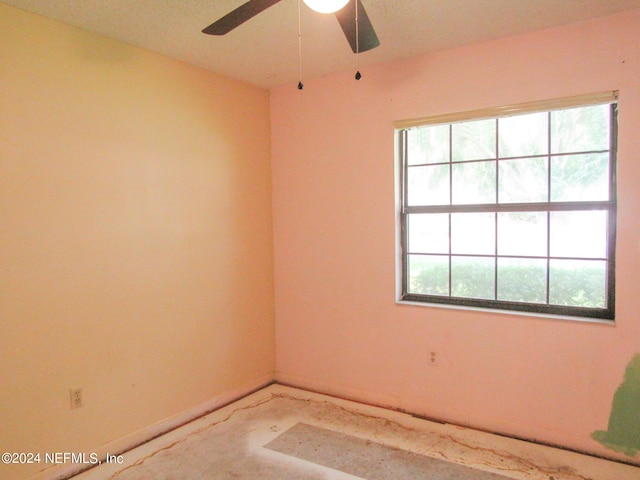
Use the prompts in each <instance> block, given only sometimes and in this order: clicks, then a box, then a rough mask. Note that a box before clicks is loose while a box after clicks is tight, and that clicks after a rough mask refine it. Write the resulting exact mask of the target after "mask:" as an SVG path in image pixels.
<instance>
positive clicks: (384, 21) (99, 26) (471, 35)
mask: <svg viewBox="0 0 640 480" xmlns="http://www.w3.org/2000/svg"><path fill="white" fill-rule="evenodd" d="M0 1H2V2H3V3H6V4H8V5H13V6H15V7H18V8H21V9H24V10H28V11H31V12H35V13H38V14H41V15H43V16H45V17H49V18H53V19H55V20H59V21H61V22H64V23H67V24H70V25H75V26H78V27H80V28H83V29H86V30H90V31H92V32H97V33H100V34H103V35H105V36H107V37H111V38H115V39H117V40H121V41H123V42H126V43H129V44H131V45H136V46H139V47H143V48H145V49H148V50H151V51H155V52H158V53H161V54H164V55H166V56H168V57H172V58H175V59H178V60H182V61H184V62H187V63H190V64H193V65H196V66H199V67H202V68H205V69H207V70H210V71H213V72H217V73H221V74H224V75H227V76H230V77H233V78H236V79H239V80H243V81H245V82H248V83H251V84H253V85H257V86H260V87H264V88H271V87H275V86H280V85H285V84H296V83H297V82H298V79H299V54H298V1H299V0H282V1H281V2H280V3H278V4H277V5H275V6H273V7H271V8H269V9H268V10H265V11H264V12H262V13H260V14H259V15H258V16H256V17H254V18H253V19H251V20H249V21H248V22H247V23H245V24H243V25H241V26H240V27H238V28H237V29H235V30H233V31H231V32H230V33H228V34H227V35H225V36H221V37H215V36H210V35H205V34H203V33H201V30H202V29H203V28H204V27H206V26H208V25H209V24H211V23H213V22H214V21H215V20H217V19H218V18H220V17H222V16H223V15H225V14H226V13H228V12H230V11H231V10H233V9H234V8H236V7H238V6H239V5H242V4H243V3H244V2H245V1H246V0H182V1H176V0H173V1H171V0H79V1H69V0H0ZM362 3H363V5H364V7H365V8H366V10H367V13H368V15H369V18H370V19H371V22H372V23H373V25H374V27H375V30H376V33H377V34H378V38H379V39H380V46H379V47H378V48H375V49H373V50H370V51H368V52H365V53H361V54H360V55H359V58H358V64H359V66H360V69H361V70H362V72H363V75H366V66H367V65H371V64H374V63H380V62H388V61H392V60H396V59H400V58H406V57H410V56H415V55H420V54H424V53H427V52H431V51H435V50H442V49H446V48H453V47H458V46H462V45H467V44H471V43H477V42H481V41H485V40H490V39H494V38H499V37H504V36H509V35H514V34H518V33H524V32H528V31H532V30H539V29H542V28H546V27H551V26H556V25H562V24H568V23H574V22H578V21H581V20H586V19H589V18H594V17H599V16H603V15H608V14H611V13H615V12H619V11H622V10H628V9H633V8H640V0H362ZM300 11H301V23H302V78H303V80H309V79H311V78H314V77H319V76H322V75H326V74H329V73H335V72H340V71H348V70H353V71H354V72H355V65H356V60H355V56H354V54H353V52H352V51H351V49H350V48H349V45H348V43H347V40H346V39H345V37H344V34H343V32H342V30H341V29H340V26H339V24H338V21H337V20H336V18H335V16H334V15H322V14H319V13H315V12H313V11H311V10H309V8H307V7H306V6H305V5H304V4H302V6H301V7H300Z"/></svg>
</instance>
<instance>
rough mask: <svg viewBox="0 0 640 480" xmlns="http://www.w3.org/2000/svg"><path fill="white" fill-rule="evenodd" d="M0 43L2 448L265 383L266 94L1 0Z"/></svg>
mask: <svg viewBox="0 0 640 480" xmlns="http://www.w3.org/2000/svg"><path fill="white" fill-rule="evenodd" d="M0 45H1V46H2V47H1V55H0V352H1V354H0V447H1V448H0V450H2V451H10V452H12V451H15V452H42V453H44V452H81V451H86V452H91V451H97V449H99V448H100V447H101V446H104V445H108V444H112V442H114V441H117V440H118V439H122V438H123V437H127V436H130V435H131V434H132V432H137V431H140V430H141V429H144V428H146V427H148V426H149V425H153V424H156V423H157V422H161V421H164V420H166V419H168V418H172V417H175V416H176V415H179V414H181V413H182V412H185V411H189V410H190V409H193V408H194V407H195V406H198V405H201V404H203V403H205V402H207V401H209V400H210V399H212V398H215V397H216V396H220V395H224V394H228V392H233V391H242V390H243V389H247V388H251V387H252V386H257V385H260V384H262V383H265V382H268V381H269V380H270V379H271V378H272V374H273V369H274V351H273V349H274V342H273V335H274V333H273V328H274V326H273V323H274V322H273V285H272V276H273V275H272V274H273V267H272V241H271V238H272V233H271V186H270V170H269V155H270V141H269V137H270V132H269V93H268V92H267V91H265V90H261V89H257V88H254V87H251V86H248V85H245V84H242V83H239V82H236V81H232V80H229V79H226V78H224V77H220V76H216V75H213V74H211V73H208V72H205V71H202V70H199V69H197V68H193V67H190V66H187V65H185V64H182V63H179V62H176V61H173V60H169V59H167V58H164V57H161V56H158V55H155V54H152V53H150V52H147V51H144V50H141V49H137V48H134V47H131V46H128V45H125V44H122V43H119V42H116V41H113V40H110V39H107V38H104V37H101V36H98V35H94V34H90V33H87V32H84V31H82V30H79V29H75V28H72V27H69V26H66V25H63V24H60V23H57V22H53V21H49V20H47V19H44V18H42V17H39V16H35V15H32V14H28V13H25V12H22V11H20V10H17V9H14V8H11V7H7V6H5V5H2V4H0ZM70 387H81V388H82V389H83V393H84V403H85V404H84V406H83V407H82V408H80V409H75V410H71V409H70V401H69V388H70ZM45 467H51V465H42V464H40V465H31V466H22V467H6V466H0V476H1V477H2V478H5V479H6V478H16V479H17V478H25V477H28V476H30V475H34V474H36V472H37V471H39V470H42V469H43V468H45Z"/></svg>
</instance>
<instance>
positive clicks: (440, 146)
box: [407, 125, 449, 165]
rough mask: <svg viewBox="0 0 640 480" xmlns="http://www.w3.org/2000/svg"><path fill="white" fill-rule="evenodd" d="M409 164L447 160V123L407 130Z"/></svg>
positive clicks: (443, 161)
mask: <svg viewBox="0 0 640 480" xmlns="http://www.w3.org/2000/svg"><path fill="white" fill-rule="evenodd" d="M407 149H408V152H407V157H408V160H409V161H408V164H409V165H419V164H426V163H446V162H448V161H449V125H437V126H433V127H423V128H415V129H412V130H409V131H408V132H407Z"/></svg>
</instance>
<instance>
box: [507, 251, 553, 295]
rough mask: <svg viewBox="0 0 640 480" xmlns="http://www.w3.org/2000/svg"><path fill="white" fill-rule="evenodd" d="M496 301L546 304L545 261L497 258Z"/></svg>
mask: <svg viewBox="0 0 640 480" xmlns="http://www.w3.org/2000/svg"><path fill="white" fill-rule="evenodd" d="M498 300H505V301H508V302H526V303H546V301H547V261H546V260H541V259H533V258H499V259H498Z"/></svg>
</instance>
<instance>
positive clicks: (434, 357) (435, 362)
mask: <svg viewBox="0 0 640 480" xmlns="http://www.w3.org/2000/svg"><path fill="white" fill-rule="evenodd" d="M428 365H429V366H430V367H438V366H440V358H439V357H438V354H437V353H436V352H433V351H431V352H429V362H428Z"/></svg>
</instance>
